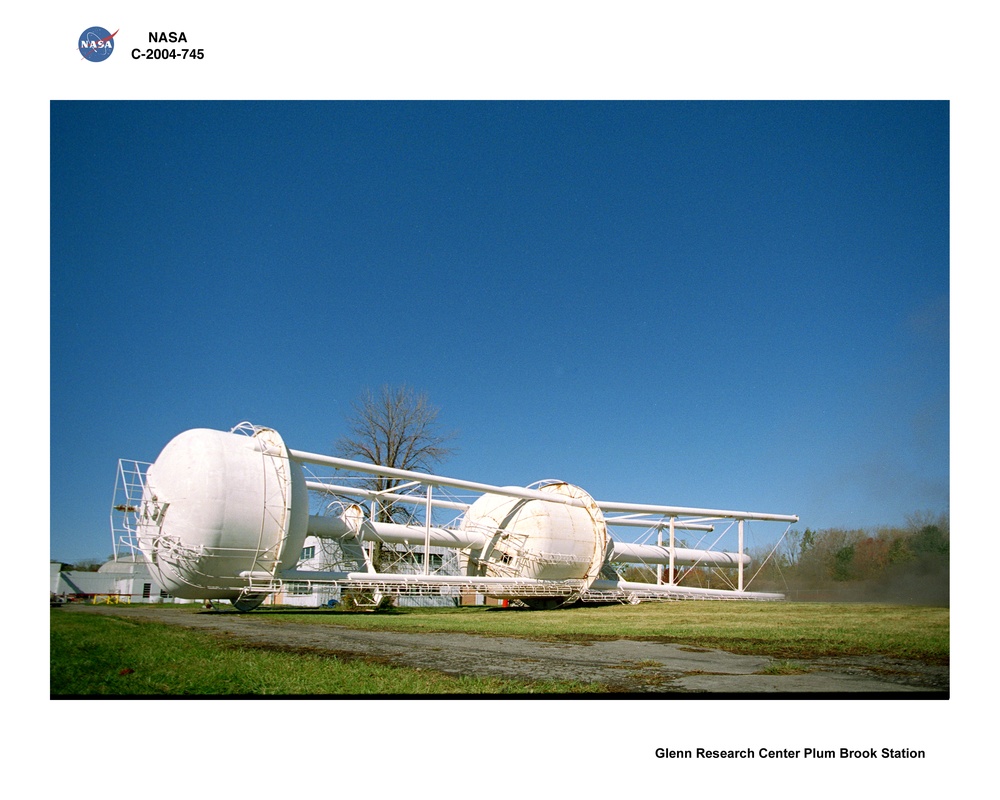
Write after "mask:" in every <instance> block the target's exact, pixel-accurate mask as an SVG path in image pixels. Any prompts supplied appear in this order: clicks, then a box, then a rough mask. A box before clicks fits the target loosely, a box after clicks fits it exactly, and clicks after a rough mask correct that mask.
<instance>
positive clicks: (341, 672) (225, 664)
mask: <svg viewBox="0 0 1000 800" xmlns="http://www.w3.org/2000/svg"><path fill="white" fill-rule="evenodd" d="M49 662H50V665H49V691H50V694H51V695H52V696H53V697H57V696H60V695H63V696H66V695H69V696H83V695H87V696H89V695H114V696H136V695H139V696H155V695H165V696H176V695H180V696H183V695H248V696H255V697H259V696H266V695H322V694H337V695H369V694H370V695H383V696H385V695H422V694H434V695H447V694H463V695H477V694H480V695H486V694H498V695H504V694H535V693H544V694H559V693H566V692H572V693H581V692H583V693H585V692H595V691H599V690H600V687H599V686H589V685H583V684H579V683H572V682H558V683H556V682H538V683H529V682H521V681H514V680H506V679H500V678H474V677H455V676H450V675H444V674H440V673H435V672H433V671H430V670H419V669H410V668H406V667H397V666H391V665H385V664H378V663H369V662H365V661H360V660H344V659H340V658H336V657H333V656H328V655H317V654H311V653H287V652H275V651H268V650H261V649H256V648H251V647H243V646H240V645H233V644H229V643H226V642H224V641H221V640H219V639H217V638H215V637H213V636H211V635H209V634H206V633H201V632H198V631H191V630H185V629H181V628H177V627H174V626H171V625H163V624H159V623H154V622H138V621H135V620H129V619H123V618H120V617H107V616H99V615H97V614H86V613H65V612H61V611H58V610H57V611H53V612H51V615H50V651H49Z"/></svg>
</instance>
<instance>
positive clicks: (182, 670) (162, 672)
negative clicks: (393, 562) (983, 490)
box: [50, 601, 949, 696]
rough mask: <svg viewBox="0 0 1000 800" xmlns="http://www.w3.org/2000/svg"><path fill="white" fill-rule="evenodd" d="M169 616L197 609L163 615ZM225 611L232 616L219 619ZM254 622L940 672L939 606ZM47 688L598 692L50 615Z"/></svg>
mask: <svg viewBox="0 0 1000 800" xmlns="http://www.w3.org/2000/svg"><path fill="white" fill-rule="evenodd" d="M169 611H170V613H177V614H196V613H204V612H202V611H201V609H199V608H197V607H191V608H184V607H177V606H175V607H170V608H169ZM222 613H235V612H222ZM249 619H252V620H253V621H254V622H255V623H256V624H260V625H269V624H277V623H294V624H301V625H337V626H349V627H357V628H366V629H372V630H396V631H408V632H411V633H417V632H463V633H472V634H482V635H488V636H523V637H528V638H539V639H547V640H566V641H581V642H582V641H588V640H589V641H593V640H601V639H645V640H652V641H660V642H673V643H677V644H683V645H687V646H691V647H702V648H717V649H721V650H727V651H729V652H734V653H743V654H752V655H761V656H768V657H771V658H774V659H808V658H818V657H823V656H835V657H838V656H839V657H843V656H860V657H866V656H882V657H887V658H901V659H916V660H919V661H923V662H927V663H931V664H947V663H948V656H949V610H948V609H947V608H926V607H917V606H890V605H876V604H850V603H843V604H834V603H752V602H750V603H739V602H726V603H722V602H702V601H685V602H678V603H648V604H642V605H639V606H606V607H600V608H586V607H585V608H571V609H558V610H554V611H524V610H516V609H498V608H485V607H472V608H403V609H394V610H390V611H387V612H382V613H347V612H338V611H335V610H327V609H323V610H314V609H293V608H261V609H258V610H257V611H254V612H253V613H252V615H251V616H250V617H249ZM50 624H51V627H50V641H51V650H50V691H51V694H52V695H53V696H58V695H76V696H79V695H169V696H173V695H249V696H261V695H275V694H277V695H298V694H309V695H319V694H338V695H369V694H370V695H421V694H433V695H446V694H466V695H490V694H495V695H496V694H532V693H544V694H558V693H583V692H598V691H601V690H602V687H600V686H598V685H581V684H579V683H551V682H547V683H529V682H521V681H516V680H507V679H500V678H495V679H494V678H474V677H455V676H450V675H444V674H439V673H435V672H433V671H432V670H418V669H410V668H406V667H399V666H394V665H387V664H380V663H374V662H366V661H362V660H353V659H341V658H337V657H333V656H330V655H320V654H315V653H298V652H294V653H290V652H276V651H269V650H263V649H257V648H252V647H246V646H243V645H240V644H238V643H233V642H227V641H225V640H222V639H219V638H216V637H214V636H212V635H210V634H207V633H202V632H197V631H190V630H186V629H181V628H178V627H176V626H172V625H164V624H160V623H153V622H144V621H138V620H134V619H133V620H130V619H128V618H127V616H126V617H124V618H123V617H109V616H104V615H97V614H89V613H74V612H65V611H60V610H56V611H53V612H52V613H51V623H50Z"/></svg>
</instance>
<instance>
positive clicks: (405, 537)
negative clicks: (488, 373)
mask: <svg viewBox="0 0 1000 800" xmlns="http://www.w3.org/2000/svg"><path fill="white" fill-rule="evenodd" d="M364 526H365V528H369V526H370V529H371V530H374V533H375V534H376V535H377V536H378V538H379V540H380V541H383V542H388V543H390V544H409V545H417V544H423V543H424V540H425V529H424V528H415V527H410V526H408V525H400V524H398V523H395V522H368V521H366V522H365V523H364ZM308 532H309V534H310V535H311V536H316V537H318V538H320V539H346V538H349V537H353V536H355V535H356V534H355V528H354V527H353V526H352V525H351V523H350V522H348V521H347V520H345V519H344V517H343V516H338V517H321V516H310V517H309V527H308ZM429 533H430V544H431V546H432V547H451V548H456V549H458V550H464V549H466V548H470V547H471V548H475V549H479V550H482V548H483V547H484V546H486V545H487V544H488V543H489V541H490V540H491V538H492V537H491V536H490V535H489V534H488V533H485V532H483V531H481V530H477V529H472V528H470V529H468V530H461V529H454V528H431V529H430V531H429ZM612 548H613V549H612V552H611V560H612V561H624V562H627V563H631V564H668V563H670V548H669V547H661V546H659V545H652V544H632V543H630V542H614V543H613V545H612ZM674 563H679V564H684V565H691V564H700V565H703V566H718V567H733V566H737V565H738V564H739V556H738V555H737V554H736V553H724V552H720V551H716V550H695V549H689V548H684V547H678V548H675V549H674ZM743 563H744V564H745V565H749V564H750V557H749V556H743Z"/></svg>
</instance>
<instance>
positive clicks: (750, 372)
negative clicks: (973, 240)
mask: <svg viewBox="0 0 1000 800" xmlns="http://www.w3.org/2000/svg"><path fill="white" fill-rule="evenodd" d="M51 156H52V157H51V457H52V470H51V478H50V480H51V485H52V492H51V511H52V515H51V519H52V523H51V557H52V558H54V559H57V560H62V561H70V562H72V561H76V560H80V559H84V558H102V557H104V556H106V555H107V554H108V553H110V551H111V536H110V531H109V525H108V515H109V509H110V505H111V500H112V492H113V489H114V480H115V468H116V464H117V459H118V458H119V457H126V458H135V459H139V460H147V461H152V460H153V459H154V458H155V457H156V455H157V454H158V453H159V451H160V450H161V449H162V447H163V446H164V445H165V444H166V442H167V441H169V439H171V438H172V437H173V436H174V435H176V434H177V433H179V432H181V431H183V430H185V429H188V428H194V427H211V428H219V429H228V428H231V427H232V426H233V425H235V424H237V423H239V422H241V421H243V420H250V421H252V422H254V423H256V424H261V425H268V426H271V427H274V428H276V429H277V430H278V431H279V432H280V433H281V434H282V435H283V436H284V438H285V441H286V442H287V443H288V444H289V446H291V447H293V448H296V449H301V450H310V451H314V452H321V453H328V452H331V451H332V446H333V443H334V441H335V440H336V439H337V438H338V436H340V435H341V433H342V432H343V431H344V415H345V412H346V411H347V410H348V409H349V407H350V403H351V401H352V400H353V399H355V398H356V396H357V395H358V392H359V390H360V389H361V388H362V387H363V386H366V385H367V386H372V387H378V386H379V385H380V384H383V383H390V384H398V383H404V382H405V383H408V384H411V385H412V386H414V387H416V388H417V389H420V390H426V391H427V392H428V394H429V395H430V397H431V399H432V401H433V402H434V403H435V404H437V405H438V406H440V408H441V420H442V422H443V424H444V425H445V426H446V427H450V428H454V429H457V431H458V439H457V445H458V447H459V452H458V453H457V454H456V455H455V456H453V457H452V458H451V459H450V460H449V461H448V462H446V463H445V464H444V465H442V467H441V472H443V473H445V474H450V475H455V476H458V477H464V478H468V479H471V480H480V481H485V482H494V483H501V484H522V485H523V484H527V483H530V482H532V481H535V480H539V479H543V478H561V479H565V480H568V481H571V482H573V483H577V484H579V485H581V486H582V487H583V488H585V489H586V490H587V491H589V492H590V493H591V494H592V495H594V496H595V497H597V498H598V499H601V500H625V501H634V502H650V503H668V504H675V505H697V506H710V507H715V508H733V509H742V510H753V511H770V512H776V513H794V514H799V515H800V517H801V522H800V523H799V525H798V526H797V527H798V528H799V529H800V530H802V529H804V528H805V527H811V528H814V529H816V528H827V527H835V526H843V527H869V526H876V525H882V524H902V523H904V521H905V517H906V516H907V515H908V514H911V513H913V512H920V511H925V510H929V511H933V512H939V511H946V510H947V509H948V497H949V488H948V487H949V461H948V452H949V427H948V419H949V339H948V331H949V319H948V310H949V249H948V248H949V244H948V242H949V228H948V225H949V172H948V166H949V106H948V104H947V103H945V102H887V103H879V102H859V103H850V102H828V103H819V102H818V103H794V102H761V103H755V102H740V103H724V102H692V103H681V102H650V103H646V102H642V103H631V102H613V103H602V102H583V103H573V102H554V103H546V102H539V103H506V102H484V103H458V102H432V103H386V102H377V103H348V102H315V103H313V102H307V103H293V102H278V103H263V102H218V103H216V102H192V103H182V102H116V103H93V102H54V103H53V104H52V106H51ZM80 176H94V177H99V178H100V179H96V180H88V181H86V182H81V180H80Z"/></svg>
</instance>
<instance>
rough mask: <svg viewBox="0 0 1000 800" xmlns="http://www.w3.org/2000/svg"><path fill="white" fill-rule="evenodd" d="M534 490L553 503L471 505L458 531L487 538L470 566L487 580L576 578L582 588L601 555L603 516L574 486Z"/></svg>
mask: <svg viewBox="0 0 1000 800" xmlns="http://www.w3.org/2000/svg"><path fill="white" fill-rule="evenodd" d="M540 490H541V491H542V492H548V493H551V494H552V495H553V501H552V502H549V501H545V500H535V499H532V500H524V499H518V498H512V497H503V496H500V495H495V494H485V495H483V496H482V497H480V498H479V499H478V500H476V501H475V502H474V503H473V504H472V506H471V507H470V508H469V510H468V511H467V512H466V514H465V517H464V519H463V520H462V528H463V530H467V531H477V532H479V533H483V534H486V535H488V536H489V537H490V541H489V543H488V544H487V545H486V547H484V548H483V550H482V551H480V552H473V553H472V554H471V555H472V558H471V559H470V561H471V565H472V568H473V569H474V570H475V571H476V573H477V574H479V575H487V576H493V577H514V578H534V579H537V580H551V581H565V580H579V581H581V586H582V587H583V588H584V589H585V588H586V587H587V586H589V585H590V584H591V583H593V581H594V579H595V578H596V577H597V575H598V573H599V572H600V569H601V565H602V564H603V563H604V558H605V555H606V553H607V548H608V528H607V525H606V523H605V522H604V515H603V514H602V513H601V509H600V508H598V506H597V504H596V503H595V502H594V499H593V498H592V497H591V496H590V495H589V494H587V493H586V492H585V491H584V490H583V489H581V488H579V487H578V486H573V485H571V484H568V483H549V484H545V485H543V486H541V487H540ZM566 499H570V500H572V501H574V503H573V504H567V503H566V502H565V500H566Z"/></svg>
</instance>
